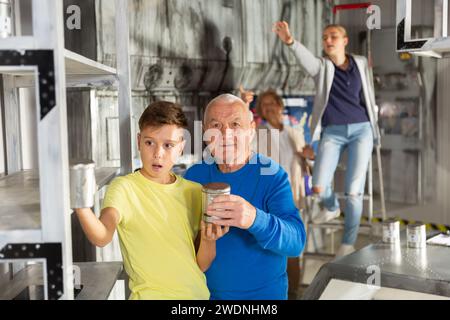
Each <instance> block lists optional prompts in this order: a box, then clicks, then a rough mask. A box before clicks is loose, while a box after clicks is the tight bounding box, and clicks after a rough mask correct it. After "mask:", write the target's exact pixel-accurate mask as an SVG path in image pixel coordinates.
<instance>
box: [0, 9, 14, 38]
mask: <svg viewBox="0 0 450 320" xmlns="http://www.w3.org/2000/svg"><path fill="white" fill-rule="evenodd" d="M11 32H12V23H11V1H10V0H0V38H7V37H10V36H11Z"/></svg>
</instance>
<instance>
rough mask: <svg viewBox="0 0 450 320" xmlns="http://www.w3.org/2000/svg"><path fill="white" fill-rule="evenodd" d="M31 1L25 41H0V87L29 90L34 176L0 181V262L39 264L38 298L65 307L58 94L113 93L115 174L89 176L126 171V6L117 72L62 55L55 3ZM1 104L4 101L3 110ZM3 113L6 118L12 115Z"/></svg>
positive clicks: (119, 8) (64, 148)
mask: <svg viewBox="0 0 450 320" xmlns="http://www.w3.org/2000/svg"><path fill="white" fill-rule="evenodd" d="M31 1H32V8H33V10H32V20H33V21H32V25H33V36H23V37H22V36H14V37H9V38H6V39H2V40H1V41H0V56H1V59H0V75H4V76H5V77H4V78H3V85H4V88H5V87H6V88H9V89H11V88H12V89H17V88H23V87H35V88H36V98H37V99H36V104H37V110H38V112H37V113H38V124H37V141H38V146H37V149H38V150H37V151H38V166H39V170H36V171H22V170H20V168H17V165H16V166H15V167H13V166H12V167H11V168H13V169H9V170H8V175H7V176H5V177H3V178H0V199H1V200H0V261H2V260H3V261H11V260H14V259H20V260H22V261H23V260H27V261H28V260H34V259H37V260H39V261H41V260H42V259H47V263H46V266H47V270H46V276H45V277H44V278H45V279H47V281H48V282H49V286H48V287H49V291H48V293H47V295H46V298H48V299H68V300H72V299H74V286H73V261H72V235H71V213H72V210H71V208H70V188H69V155H68V128H67V106H66V88H67V87H116V88H117V90H118V96H119V115H120V116H119V121H120V126H119V127H120V129H119V130H120V133H119V134H120V137H121V140H120V150H121V161H120V165H121V167H120V168H99V169H97V171H96V178H97V184H98V185H99V189H101V187H103V186H104V185H106V184H108V183H109V182H110V181H111V180H112V179H113V178H114V177H115V176H117V175H118V174H127V173H130V172H131V171H132V152H131V145H132V141H131V121H132V119H131V85H130V79H131V76H130V58H129V51H128V48H129V47H128V41H129V33H128V30H129V29H128V18H127V13H128V1H127V0H115V8H116V30H117V32H116V34H117V35H116V43H117V44H118V48H117V68H111V67H109V66H106V65H103V64H101V63H98V62H96V61H93V60H91V59H88V58H86V57H83V56H81V55H78V54H76V53H74V52H71V51H69V50H67V49H65V48H64V27H65V25H64V20H63V12H64V11H63V1H60V0H31ZM119 46H120V48H119ZM8 98H9V97H5V94H4V100H5V105H6V104H8V103H9V101H8V100H7V99H8ZM6 108H9V109H8V110H9V112H10V114H11V113H14V112H19V108H13V107H11V106H9V107H8V106H6ZM6 151H8V150H6ZM44 273H45V272H44ZM55 275H57V276H55Z"/></svg>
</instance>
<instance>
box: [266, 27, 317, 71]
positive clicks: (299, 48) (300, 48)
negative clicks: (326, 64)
mask: <svg viewBox="0 0 450 320" xmlns="http://www.w3.org/2000/svg"><path fill="white" fill-rule="evenodd" d="M272 31H273V32H275V33H276V34H277V36H278V38H280V40H281V41H282V42H283V43H284V44H286V45H287V46H289V48H290V49H291V50H292V52H293V53H294V55H295V57H296V58H297V61H298V62H299V63H300V65H301V66H302V68H303V69H305V71H306V72H307V73H308V74H309V75H310V76H312V77H315V76H316V75H317V74H318V73H319V71H320V65H321V63H322V62H321V60H320V59H319V58H317V57H316V56H314V54H312V53H311V51H309V50H308V49H307V48H306V47H305V46H304V45H302V44H301V43H300V42H298V41H296V40H295V39H294V37H293V36H292V33H291V31H290V30H289V24H288V23H287V22H286V21H278V22H275V24H274V25H273V29H272Z"/></svg>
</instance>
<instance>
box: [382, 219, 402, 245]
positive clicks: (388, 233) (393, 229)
mask: <svg viewBox="0 0 450 320" xmlns="http://www.w3.org/2000/svg"><path fill="white" fill-rule="evenodd" d="M382 225H383V242H384V243H389V244H398V243H400V222H399V221H397V220H396V219H387V220H385V221H383V224H382Z"/></svg>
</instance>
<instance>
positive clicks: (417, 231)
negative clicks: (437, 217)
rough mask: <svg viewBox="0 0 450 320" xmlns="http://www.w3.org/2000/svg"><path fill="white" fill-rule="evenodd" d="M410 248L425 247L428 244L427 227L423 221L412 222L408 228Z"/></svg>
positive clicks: (407, 238)
mask: <svg viewBox="0 0 450 320" xmlns="http://www.w3.org/2000/svg"><path fill="white" fill-rule="evenodd" d="M406 242H407V244H408V248H414V249H423V248H425V247H426V246H427V228H426V226H425V225H424V224H422V223H416V224H410V225H408V226H407V228H406Z"/></svg>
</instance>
